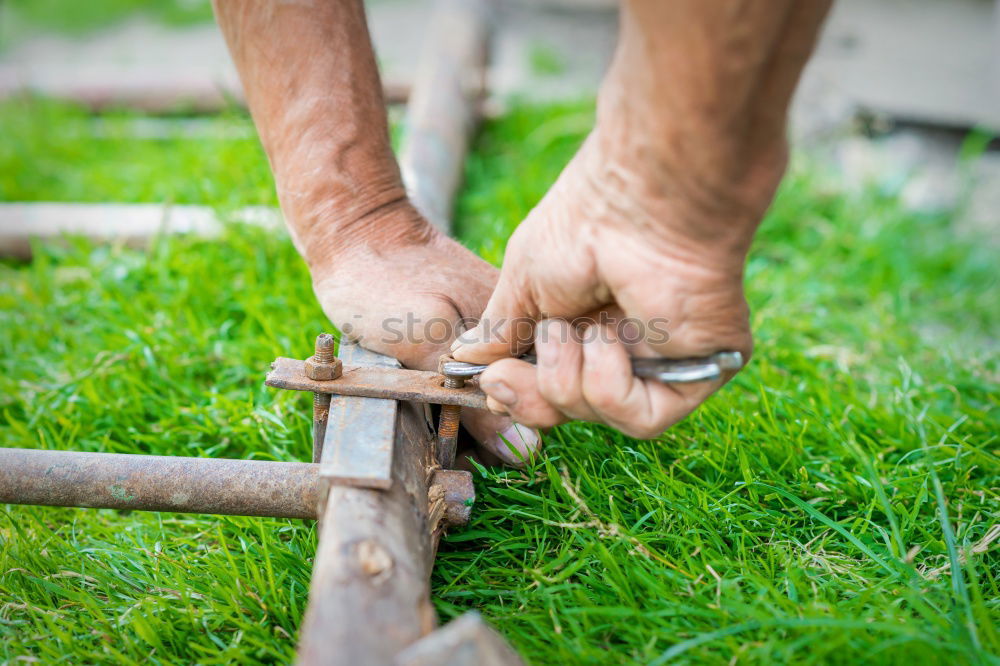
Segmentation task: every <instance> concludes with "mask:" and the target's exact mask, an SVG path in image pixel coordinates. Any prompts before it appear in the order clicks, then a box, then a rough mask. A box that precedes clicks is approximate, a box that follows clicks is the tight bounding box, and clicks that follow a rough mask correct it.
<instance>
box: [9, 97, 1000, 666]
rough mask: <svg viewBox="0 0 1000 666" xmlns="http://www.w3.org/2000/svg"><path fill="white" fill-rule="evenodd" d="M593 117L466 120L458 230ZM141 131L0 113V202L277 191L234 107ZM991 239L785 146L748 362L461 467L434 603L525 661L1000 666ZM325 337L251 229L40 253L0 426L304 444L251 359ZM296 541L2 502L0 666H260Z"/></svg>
mask: <svg viewBox="0 0 1000 666" xmlns="http://www.w3.org/2000/svg"><path fill="white" fill-rule="evenodd" d="M591 119H592V110H591V108H590V105H589V104H575V105H566V106H562V107H550V108H546V109H532V108H519V109H515V110H514V111H512V112H511V113H510V114H509V115H507V116H505V117H503V118H500V119H497V120H495V121H491V122H490V123H488V124H487V126H486V127H485V128H484V130H483V132H482V134H481V136H480V137H479V139H478V140H477V142H476V146H475V154H474V155H473V156H472V157H471V158H470V160H469V165H468V174H467V176H468V177H467V185H466V188H465V191H464V193H463V195H462V197H461V200H460V202H459V205H458V211H457V218H458V231H459V235H460V237H461V239H462V240H463V242H465V243H466V244H467V245H468V246H469V247H471V248H473V249H474V250H476V251H478V252H480V253H481V254H482V255H483V256H484V257H486V258H487V259H489V260H490V261H493V262H496V263H499V261H500V259H501V258H502V254H503V247H504V241H505V239H506V238H507V236H508V235H509V233H510V231H511V230H512V228H513V227H514V225H516V223H517V222H518V220H519V219H521V217H522V216H523V215H524V214H525V212H526V211H527V210H528V209H529V208H530V207H531V206H532V205H533V204H534V203H535V202H536V201H537V200H538V198H539V197H540V196H541V194H542V193H543V192H544V190H545V188H546V186H547V185H548V184H549V183H550V182H552V180H553V179H554V178H555V176H556V174H557V173H558V171H559V169H560V167H561V165H562V164H563V163H564V162H565V160H566V159H567V158H568V156H569V155H571V154H572V152H573V150H574V149H575V147H576V146H577V145H578V144H579V142H580V140H581V139H582V137H583V135H584V133H585V132H586V129H587V127H588V126H589V123H590V122H591ZM140 120H142V119H138V118H136V117H135V116H132V115H130V114H127V113H118V114H109V115H105V116H102V117H100V118H94V117H91V116H88V115H86V114H84V113H82V112H80V111H78V110H75V109H73V108H72V107H67V106H63V105H57V104H52V103H44V102H40V101H37V100H35V101H31V100H29V101H20V102H13V103H6V104H3V105H0V130H2V133H3V136H4V140H3V141H2V142H0V200H6V201H11V200H67V201H172V202H178V203H206V204H210V205H214V206H218V207H219V208H220V209H222V210H229V209H235V208H238V207H240V206H243V205H247V204H269V203H273V202H274V195H273V191H272V186H271V182H270V180H269V176H268V172H267V166H266V162H265V160H264V157H263V154H262V152H261V150H260V148H259V146H258V144H257V142H256V140H255V139H254V138H253V137H252V133H250V132H248V131H247V130H248V129H249V128H250V125H249V121H248V120H247V118H245V117H244V116H243V115H241V114H240V113H237V112H233V113H230V114H225V115H223V116H220V117H217V118H211V119H207V120H206V119H202V120H200V121H199V122H200V123H201V124H199V125H198V127H199V128H200V129H199V136H198V137H196V138H190V137H188V138H185V132H186V131H187V130H186V129H185V128H186V127H189V126H187V125H184V123H183V118H181V117H177V116H173V117H167V118H161V119H159V120H157V121H155V122H157V123H159V125H158V126H159V127H160V128H161V130H162V129H163V128H164V127H165V128H166V129H167V133H168V134H170V133H171V132H173V131H176V136H173V137H171V136H168V137H167V138H161V139H155V140H153V139H145V138H141V135H142V134H143V133H142V132H140V131H137V128H138V127H141V124H140ZM98 129H99V132H98V131H96V130H98ZM95 132H96V134H98V135H99V137H95ZM996 252H997V248H996V245H990V244H989V243H988V242H986V241H985V239H978V238H972V237H956V236H955V235H954V234H953V232H952V230H951V228H950V226H949V220H948V219H947V218H946V217H943V216H935V217H927V216H917V215H913V214H909V213H906V212H904V211H903V210H902V209H901V207H900V206H899V205H898V203H897V201H896V200H895V199H894V197H893V193H892V192H877V191H868V192H863V193H845V192H844V191H842V190H841V189H840V187H839V185H838V181H837V179H836V178H835V177H834V176H833V175H832V174H831V173H829V172H828V171H827V170H826V169H824V167H823V165H822V164H816V163H814V162H812V161H811V160H810V159H809V158H808V157H806V156H802V155H800V156H797V159H796V161H795V164H794V167H793V169H792V171H791V173H790V175H789V177H788V178H787V180H786V182H785V184H784V185H783V187H782V189H781V192H780V194H779V197H778V199H777V201H776V203H775V204H774V206H773V208H772V210H771V212H770V213H769V215H768V219H767V220H766V222H765V223H764V225H763V227H762V230H761V233H760V235H759V238H758V241H757V243H756V245H755V247H754V250H753V254H752V257H751V259H750V263H749V268H748V271H747V284H748V289H749V299H750V302H751V305H752V307H753V319H754V330H755V332H756V340H757V348H756V353H755V357H754V359H753V362H752V363H751V365H750V366H749V367H748V368H747V369H746V370H745V371H744V372H743V373H741V374H740V375H739V377H738V378H737V379H736V380H735V381H734V382H732V383H731V384H730V385H729V386H728V387H726V388H725V389H724V390H723V391H721V392H720V393H719V394H718V395H717V396H716V397H714V398H713V399H712V400H711V401H709V402H708V403H707V404H706V405H704V406H703V407H702V408H701V409H699V410H698V411H697V412H696V413H695V414H694V415H693V416H691V417H690V418H689V419H687V420H686V421H685V422H683V423H681V424H679V425H678V426H676V427H674V428H672V429H671V430H670V431H668V432H667V433H665V434H664V435H663V436H661V437H660V438H659V439H657V440H653V441H637V440H632V439H629V438H626V437H623V436H622V435H620V434H618V433H616V432H614V431H612V430H610V429H607V428H604V427H601V426H595V425H591V424H582V423H575V424H569V425H566V426H562V427H560V428H557V429H556V430H555V431H553V432H552V433H551V434H549V435H548V436H547V438H546V447H545V456H544V457H543V458H542V459H541V460H539V461H538V462H537V464H535V465H534V466H533V467H532V468H530V469H527V470H524V471H516V470H505V469H491V470H483V471H482V473H481V474H478V475H477V479H476V483H477V493H478V500H477V504H476V507H475V510H474V513H473V522H472V524H471V525H470V526H469V527H468V528H467V529H465V530H463V531H461V532H456V533H454V534H451V535H449V536H448V537H447V539H446V540H445V542H444V543H443V545H442V548H441V553H440V555H439V557H438V560H437V564H436V567H435V571H434V577H433V581H432V582H433V595H434V602H435V604H436V606H437V608H438V611H439V613H440V615H441V618H442V620H448V619H450V618H452V617H455V616H457V615H459V614H461V613H463V612H465V611H467V610H469V609H477V610H479V611H480V612H481V613H483V615H484V616H486V618H487V619H488V620H489V621H490V622H491V623H492V624H493V625H494V626H495V627H496V628H498V629H499V630H500V631H501V632H502V633H503V634H504V635H505V636H506V637H507V638H508V639H509V640H510V641H511V643H512V644H513V645H514V646H516V648H517V649H518V650H519V651H520V652H521V653H522V654H523V655H524V656H525V657H526V658H527V659H528V660H529V661H531V662H532V663H536V664H555V663H652V664H663V663H698V664H701V663H706V664H714V663H726V662H735V663H762V664H763V663H793V662H794V663H844V664H856V663H861V662H869V663H887V664H897V663H898V664H906V665H907V666H912V665H913V664H933V663H942V664H988V663H1000V659H998V657H997V655H998V654H1000V635H998V632H997V625H998V620H1000V557H998V552H1000V548H998V541H996V539H997V536H998V530H1000V528H998V527H997V525H998V523H1000V517H998V513H1000V501H998V495H1000V456H998V454H1000V437H998V433H1000V404H998V398H997V396H998V395H1000V362H998V361H1000V353H998V348H997V343H996V341H995V332H996V331H997V330H998V327H1000V308H998V307H997V303H998V302H1000V298H998V296H1000V294H998V284H997V281H998V278H997V271H996ZM326 328H328V324H327V323H326V322H325V320H324V317H323V315H322V313H321V312H320V310H319V308H318V306H317V305H316V304H315V302H314V300H313V297H312V293H311V289H310V286H309V281H308V278H307V274H306V271H305V268H304V266H303V264H302V262H301V261H300V260H299V258H298V257H297V255H296V254H295V252H294V249H293V248H292V246H291V243H290V242H289V240H288V239H287V238H285V237H277V238H276V237H273V236H271V235H268V234H267V233H266V232H264V231H262V230H259V229H253V228H244V227H239V226H233V227H232V228H231V229H230V230H229V231H228V233H227V234H226V235H225V237H224V238H223V239H222V240H221V241H220V240H212V241H209V240H199V239H197V238H190V237H169V238H162V239H159V240H158V241H157V242H156V243H155V244H154V245H153V247H152V248H150V249H149V250H148V251H136V250H130V249H127V248H124V247H118V246H95V245H91V244H89V243H87V242H85V241H82V240H74V241H71V242H68V243H61V244H53V245H45V246H38V247H36V257H35V259H34V261H33V262H32V263H31V264H15V263H4V264H0V388H2V390H0V445H2V446H22V447H42V448H52V449H75V450H86V451H108V452H127V453H153V454H164V455H194V456H217V457H249V458H257V459H268V460H304V459H306V457H307V455H308V450H309V441H308V440H309V435H310V420H309V419H310V410H309V401H308V400H307V399H306V398H304V397H302V396H299V395H296V394H292V393H291V392H277V391H272V390H270V389H266V388H264V387H263V386H262V377H263V372H264V371H265V369H266V368H267V364H268V362H269V361H270V360H271V359H272V358H273V357H275V356H276V355H279V354H289V353H300V354H305V353H306V352H307V351H308V349H309V348H310V344H311V340H312V337H313V336H314V335H315V334H316V333H317V332H318V331H321V330H324V329H326ZM315 543H316V536H315V531H314V528H313V526H312V525H311V524H308V523H304V522H301V521H292V520H273V519H250V518H227V517H213V516H205V517H201V516H190V515H182V514H168V513H161V514H147V513H140V512H134V513H122V512H116V511H111V510H100V511H88V510H76V509H50V508H35V507H17V506H7V507H0V664H3V663H11V664H14V663H20V662H19V660H28V661H31V660H33V659H37V660H40V661H42V662H44V663H53V662H65V663H74V664H75V663H88V662H107V661H119V662H124V663H137V662H143V663H151V664H169V663H177V662H198V663H206V664H208V663H232V662H246V663H259V662H286V661H288V660H290V659H291V658H292V657H293V654H294V648H295V639H296V632H297V630H298V627H299V623H300V620H301V617H302V612H303V608H304V605H305V601H306V591H307V586H308V581H309V574H310V567H311V558H312V553H313V550H314V547H315Z"/></svg>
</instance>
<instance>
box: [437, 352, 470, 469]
mask: <svg viewBox="0 0 1000 666" xmlns="http://www.w3.org/2000/svg"><path fill="white" fill-rule="evenodd" d="M452 360H454V359H452V358H451V357H450V356H442V357H441V360H440V362H439V363H438V368H439V369H440V368H442V367H443V366H444V363H445V361H452ZM442 374H444V373H442ZM464 386H465V378H464V377H454V376H449V375H444V387H445V388H449V389H460V388H463V387H464ZM461 418H462V407H461V406H459V405H441V416H440V418H439V420H438V450H437V459H438V464H440V465H441V467H443V468H446V469H447V468H449V467H451V466H452V464H453V463H454V462H455V451H456V450H457V449H458V426H459V423H460V421H461Z"/></svg>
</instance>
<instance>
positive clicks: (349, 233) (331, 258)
mask: <svg viewBox="0 0 1000 666" xmlns="http://www.w3.org/2000/svg"><path fill="white" fill-rule="evenodd" d="M289 228H291V229H292V230H293V235H294V239H295V244H296V247H298V249H299V252H300V253H301V254H302V257H303V258H304V259H305V261H306V263H307V264H308V266H309V271H310V273H311V274H312V277H313V280H314V281H316V280H319V279H323V278H324V277H327V276H329V274H330V273H332V272H333V271H334V270H335V269H336V267H337V265H338V264H339V263H340V262H341V261H343V259H344V258H345V257H347V256H349V255H357V254H358V253H360V252H373V251H374V252H384V251H388V250H390V249H394V248H399V247H404V246H412V245H425V244H427V243H429V242H430V241H431V239H432V238H433V236H434V234H435V230H434V228H433V227H432V226H431V225H430V224H429V223H428V222H427V221H426V220H425V219H424V218H423V216H421V215H420V213H418V212H417V210H416V208H414V206H413V204H411V203H410V201H409V199H408V198H407V197H406V194H405V192H403V191H402V190H400V191H399V192H386V193H383V194H381V195H380V196H374V197H370V198H367V199H365V200H364V201H360V200H357V201H354V202H352V203H351V204H350V205H349V206H344V207H342V206H338V205H336V204H335V203H330V204H329V205H327V206H325V207H324V209H323V210H321V211H319V212H316V213H313V214H312V215H311V216H310V220H309V221H308V222H307V223H304V221H303V220H301V219H300V220H298V222H297V223H294V224H289Z"/></svg>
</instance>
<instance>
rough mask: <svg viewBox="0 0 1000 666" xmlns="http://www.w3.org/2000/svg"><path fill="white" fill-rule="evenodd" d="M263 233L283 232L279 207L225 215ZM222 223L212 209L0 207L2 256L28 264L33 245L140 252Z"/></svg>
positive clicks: (210, 232) (208, 232) (209, 231)
mask: <svg viewBox="0 0 1000 666" xmlns="http://www.w3.org/2000/svg"><path fill="white" fill-rule="evenodd" d="M228 217H229V219H231V220H233V221H239V222H244V223H247V224H253V225H256V226H262V227H264V228H267V229H275V230H277V229H280V228H282V223H281V213H280V212H279V211H278V209H277V208H270V207H268V206H252V207H247V208H244V209H241V210H239V211H235V212H234V213H233V214H232V215H230V216H228ZM224 228H225V221H224V220H220V219H219V216H218V214H217V213H216V212H215V211H214V210H213V209H212V208H211V207H210V206H191V205H165V204H120V203H110V204H108V203H49V202H38V203H3V204H0V256H5V257H17V258H21V259H29V258H30V257H31V243H32V241H34V240H39V241H45V242H51V241H53V240H57V239H59V238H60V237H62V236H67V235H68V236H83V237H85V238H89V239H91V240H94V241H98V242H119V243H124V244H126V245H129V246H132V247H144V246H145V245H147V244H149V242H150V241H151V240H153V239H154V238H156V237H157V236H160V235H162V234H168V233H169V234H174V233H193V234H198V235H199V236H215V235H217V234H219V233H220V232H221V231H222V230H223V229H224Z"/></svg>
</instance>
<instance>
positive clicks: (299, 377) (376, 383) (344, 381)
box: [264, 357, 486, 409]
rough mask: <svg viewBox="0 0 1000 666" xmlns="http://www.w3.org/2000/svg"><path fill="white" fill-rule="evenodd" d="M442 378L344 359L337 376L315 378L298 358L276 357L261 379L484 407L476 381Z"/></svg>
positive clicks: (289, 386) (299, 387) (283, 385)
mask: <svg viewBox="0 0 1000 666" xmlns="http://www.w3.org/2000/svg"><path fill="white" fill-rule="evenodd" d="M444 381H445V378H444V377H442V376H441V375H439V374H438V373H436V372H431V371H429V370H406V369H403V368H400V367H391V366H389V367H387V366H384V365H383V366H377V367H376V366H364V365H357V364H353V363H345V364H344V371H343V374H342V375H341V376H340V377H339V378H337V379H331V380H329V381H316V380H314V379H309V378H308V377H306V374H305V370H304V365H303V362H302V361H298V360H296V359H294V358H284V357H279V358H277V359H275V361H274V362H273V363H272V364H271V372H269V373H267V377H266V378H265V379H264V383H265V384H266V385H267V386H272V387H274V388H280V389H286V390H292V391H312V392H313V393H330V394H333V395H345V396H348V395H349V396H355V397H359V398H385V399H390V400H405V401H407V402H426V403H431V404H434V405H458V406H460V407H471V408H473V409H486V394H485V393H483V392H482V390H481V389H480V388H479V386H478V385H476V384H473V383H471V382H470V383H467V384H466V385H465V386H462V387H456V388H449V387H446V386H444Z"/></svg>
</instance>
